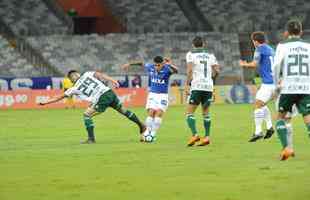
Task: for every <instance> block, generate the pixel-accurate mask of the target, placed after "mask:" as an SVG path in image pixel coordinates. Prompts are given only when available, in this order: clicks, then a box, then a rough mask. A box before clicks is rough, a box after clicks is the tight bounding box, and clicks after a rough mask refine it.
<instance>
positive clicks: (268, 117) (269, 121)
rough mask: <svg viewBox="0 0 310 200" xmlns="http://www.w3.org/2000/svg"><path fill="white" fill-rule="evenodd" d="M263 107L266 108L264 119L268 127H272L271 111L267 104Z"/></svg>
mask: <svg viewBox="0 0 310 200" xmlns="http://www.w3.org/2000/svg"><path fill="white" fill-rule="evenodd" d="M262 109H263V110H264V113H265V116H264V120H265V122H266V126H267V129H271V128H272V119H271V112H270V110H269V108H268V107H267V106H264V107H262Z"/></svg>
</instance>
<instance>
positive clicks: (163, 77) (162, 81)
mask: <svg viewBox="0 0 310 200" xmlns="http://www.w3.org/2000/svg"><path fill="white" fill-rule="evenodd" d="M144 68H145V70H146V72H147V74H148V76H149V91H150V92H153V93H168V88H169V78H170V76H171V74H172V71H171V69H170V65H168V64H165V65H164V66H163V67H162V68H161V70H160V71H159V72H158V71H157V70H156V68H155V64H151V63H147V64H145V65H144Z"/></svg>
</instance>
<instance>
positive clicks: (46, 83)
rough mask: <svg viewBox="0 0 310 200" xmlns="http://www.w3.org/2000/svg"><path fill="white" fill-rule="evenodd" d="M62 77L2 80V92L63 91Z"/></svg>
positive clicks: (0, 84) (0, 89) (0, 80)
mask: <svg viewBox="0 0 310 200" xmlns="http://www.w3.org/2000/svg"><path fill="white" fill-rule="evenodd" d="M62 80H63V78H62V77H34V78H1V77H0V91H8V90H17V89H41V90H42V89H61V82H62Z"/></svg>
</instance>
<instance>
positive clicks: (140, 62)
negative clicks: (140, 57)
mask: <svg viewBox="0 0 310 200" xmlns="http://www.w3.org/2000/svg"><path fill="white" fill-rule="evenodd" d="M135 65H141V66H144V63H143V61H136V62H130V63H126V64H123V65H122V66H121V68H122V69H123V70H124V71H128V70H129V68H130V66H135Z"/></svg>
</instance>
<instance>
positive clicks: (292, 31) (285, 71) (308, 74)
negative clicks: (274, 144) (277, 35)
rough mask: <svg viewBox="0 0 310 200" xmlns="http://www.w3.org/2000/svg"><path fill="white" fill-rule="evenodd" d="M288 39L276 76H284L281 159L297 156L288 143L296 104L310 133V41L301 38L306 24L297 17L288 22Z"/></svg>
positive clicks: (279, 124)
mask: <svg viewBox="0 0 310 200" xmlns="http://www.w3.org/2000/svg"><path fill="white" fill-rule="evenodd" d="M287 33H288V39H287V40H285V41H284V42H282V43H280V44H279V45H278V46H277V50H276V54H275V59H274V61H275V63H274V69H275V78H276V81H277V82H278V80H281V84H280V89H281V92H280V99H279V105H278V117H277V123H276V129H277V133H278V136H279V139H280V141H281V145H282V151H281V154H280V159H281V160H286V159H288V158H289V157H291V156H294V150H293V148H292V147H290V146H289V144H288V139H287V134H288V128H287V123H286V121H285V116H286V114H287V113H288V112H291V111H292V107H293V105H296V106H297V108H298V111H299V113H300V114H302V115H303V119H304V123H305V125H306V126H307V129H308V134H309V136H310V43H308V42H305V41H304V40H302V39H301V35H302V24H301V23H300V22H299V21H297V20H291V21H289V22H288V23H287Z"/></svg>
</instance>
